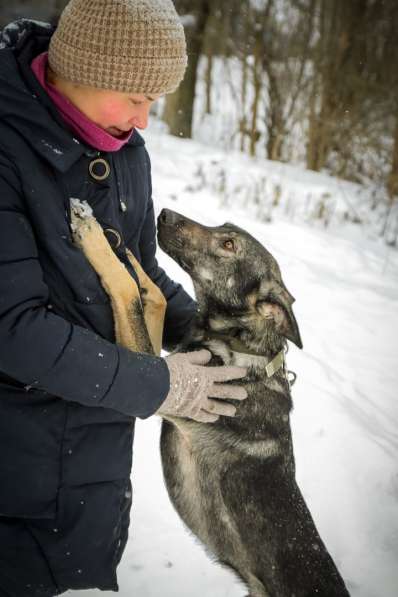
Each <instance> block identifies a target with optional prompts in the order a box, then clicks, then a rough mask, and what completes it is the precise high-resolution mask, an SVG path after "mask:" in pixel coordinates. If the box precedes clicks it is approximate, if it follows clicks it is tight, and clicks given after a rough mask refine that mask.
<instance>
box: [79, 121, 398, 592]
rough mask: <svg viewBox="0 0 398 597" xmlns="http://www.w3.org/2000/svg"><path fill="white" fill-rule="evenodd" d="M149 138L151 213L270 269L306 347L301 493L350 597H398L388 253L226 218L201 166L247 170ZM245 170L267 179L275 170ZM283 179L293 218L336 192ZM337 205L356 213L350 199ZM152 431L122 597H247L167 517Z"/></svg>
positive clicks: (232, 211)
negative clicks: (184, 221) (273, 263)
mask: <svg viewBox="0 0 398 597" xmlns="http://www.w3.org/2000/svg"><path fill="white" fill-rule="evenodd" d="M145 137H146V140H147V146H148V149H149V151H150V154H151V157H152V169H153V178H154V193H153V194H154V199H155V204H156V210H157V211H158V212H159V211H160V210H161V209H162V208H163V207H169V208H171V209H174V210H176V211H180V212H182V213H184V214H186V215H187V216H189V217H191V218H193V219H197V220H198V221H200V222H202V223H204V224H208V225H219V224H222V223H224V222H225V221H230V222H234V223H236V224H238V225H239V226H241V227H243V228H245V229H247V230H248V231H249V232H250V233H251V234H253V235H254V236H255V237H257V238H258V239H259V240H260V241H261V242H262V243H263V244H264V245H265V246H266V247H267V249H269V250H270V251H271V253H272V254H273V255H274V256H275V257H276V259H277V260H278V262H279V264H280V267H281V270H282V275H283V278H284V281H285V283H286V286H287V288H288V289H289V290H290V292H291V293H292V294H293V295H294V296H295V297H296V303H295V307H294V310H295V314H296V317H297V320H298V323H299V326H300V330H301V335H302V339H303V343H304V349H303V350H302V351H300V350H298V349H297V348H296V347H295V346H293V345H290V350H289V354H288V357H287V362H288V366H289V368H290V369H292V370H293V371H295V372H296V373H297V374H298V379H297V382H296V384H295V386H294V388H293V398H294V405H295V409H294V412H293V415H292V427H293V438H294V446H295V455H296V461H297V478H298V482H299V485H300V487H301V489H302V491H303V493H304V496H305V498H306V500H307V503H308V505H309V507H310V510H311V512H312V514H313V516H314V518H315V521H316V523H317V526H318V529H319V531H320V534H321V536H322V538H323V539H324V541H325V543H326V545H327V547H328V548H329V551H330V552H331V553H332V555H333V557H334V559H335V561H336V564H337V566H338V567H339V569H340V570H341V572H342V574H343V576H344V578H345V580H346V582H347V585H348V587H349V589H350V591H351V593H352V596H353V597H396V596H397V595H398V465H397V463H398V404H397V402H398V400H397V399H398V391H397V388H398V252H397V251H396V250H393V249H389V248H387V247H386V246H385V245H383V244H382V243H381V242H378V241H377V239H375V238H370V237H369V238H367V237H366V235H364V234H363V233H362V231H361V230H360V229H359V228H358V226H354V225H352V224H350V225H343V223H341V225H340V226H339V227H334V228H331V229H328V230H325V229H324V228H323V227H321V226H310V225H309V224H308V223H303V222H300V220H299V219H298V218H297V217H295V218H290V217H289V216H288V214H285V216H284V214H283V213H282V212H279V213H278V212H277V217H276V216H275V217H273V221H272V222H268V223H267V222H263V221H260V219H259V218H256V217H255V214H254V215H253V211H252V209H251V208H250V206H249V205H246V206H245V204H244V203H242V202H241V201H236V205H235V204H234V203H233V201H232V199H231V198H229V200H228V202H227V204H226V202H225V200H224V201H223V198H222V197H220V196H219V195H217V194H216V193H215V192H214V190H212V189H211V188H210V186H209V185H197V186H196V190H195V185H192V181H194V180H195V176H196V180H197V178H198V177H197V175H195V173H197V172H198V168H199V165H200V164H202V168H203V167H206V164H211V163H212V162H214V159H221V160H222V161H223V163H224V164H225V169H226V170H227V171H228V172H232V173H233V175H234V176H235V177H239V176H241V177H242V178H243V176H244V175H245V176H246V175H247V172H248V168H249V164H248V158H247V157H244V156H239V155H231V154H228V155H222V154H221V152H220V151H219V150H217V152H216V151H215V150H212V149H211V148H209V147H207V146H206V145H201V144H199V143H195V142H193V141H189V140H181V139H176V138H172V137H170V136H168V135H165V134H160V133H159V132H158V131H157V129H156V126H155V127H154V128H153V129H149V130H148V132H147V133H146V134H145ZM215 154H217V155H216V157H215ZM203 164H205V166H203ZM252 164H253V167H255V168H257V169H258V170H261V169H264V172H265V171H267V172H269V173H270V175H272V176H274V177H275V176H277V172H278V167H277V166H276V165H275V164H271V163H264V162H258V163H257V165H256V164H254V162H252ZM283 177H284V183H283V186H286V185H288V187H289V188H290V189H292V191H291V193H290V194H291V201H293V202H295V201H297V204H300V202H301V203H302V202H303V200H304V199H305V196H308V194H309V195H312V196H315V195H316V189H317V188H319V184H320V181H321V182H322V189H323V190H322V192H324V191H326V192H327V191H328V189H329V191H330V194H331V195H332V196H333V194H334V189H335V186H336V181H335V180H334V179H331V178H330V179H328V178H327V177H326V176H323V175H317V174H314V173H309V172H305V171H303V170H300V169H298V168H293V167H286V168H284V169H283ZM320 177H321V178H320ZM304 193H305V194H306V195H305V196H304ZM344 195H345V198H344V201H346V199H347V198H348V199H349V201H350V202H354V203H355V201H356V198H355V194H354V193H353V194H352V196H351V195H350V190H349V188H348V187H346V190H345V193H344ZM336 201H337V199H336ZM336 209H337V211H338V209H339V207H338V206H336ZM159 261H160V263H161V265H162V266H163V267H164V268H165V269H166V271H167V272H168V273H169V275H170V276H171V277H173V278H174V279H175V280H178V281H180V282H181V283H183V284H184V286H185V287H186V288H187V290H188V291H190V292H192V285H191V282H190V280H189V278H188V277H187V275H186V274H185V273H184V272H183V271H182V270H181V269H180V268H179V267H178V266H177V265H176V264H175V263H174V262H173V261H172V260H171V259H169V258H168V257H167V256H166V255H164V254H162V253H160V252H159ZM159 429H160V421H159V420H158V419H157V418H156V417H152V418H151V419H149V420H147V421H137V429H136V441H135V447H134V466H133V477H132V478H133V484H134V504H133V518H132V525H131V533H130V538H129V542H128V545H127V548H126V551H125V553H124V556H123V560H122V563H121V565H120V567H119V585H120V595H121V597H132V596H133V595H136V596H138V597H188V596H189V597H203V596H209V597H210V596H211V597H243V595H244V594H245V591H244V589H243V588H242V586H241V585H240V584H239V583H238V581H237V580H236V579H235V578H234V576H233V575H232V574H231V573H230V572H228V571H226V570H222V569H221V568H220V567H219V566H217V565H215V564H213V563H212V561H211V559H210V558H209V557H208V556H207V555H206V554H205V553H204V551H203V549H202V548H201V546H200V545H198V543H197V542H196V541H195V539H194V538H193V537H191V536H190V534H189V532H188V531H187V530H186V529H185V528H184V527H183V525H182V523H181V522H180V520H179V518H178V516H177V515H176V513H175V512H174V511H173V508H172V506H171V505H170V503H169V501H168V497H167V494H166V491H165V489H164V486H163V480H162V473H161V467H160V460H159V450H158V441H159ZM102 594H103V593H102ZM99 595H100V592H99V591H88V592H86V591H85V592H79V591H78V592H74V593H73V596H74V597H75V596H76V597H89V596H92V597H94V596H99ZM71 596H72V593H71ZM325 597H326V596H325Z"/></svg>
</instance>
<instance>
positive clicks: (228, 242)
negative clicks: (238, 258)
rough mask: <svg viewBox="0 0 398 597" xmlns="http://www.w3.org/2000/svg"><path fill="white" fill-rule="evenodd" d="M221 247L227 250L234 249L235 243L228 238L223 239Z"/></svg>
mask: <svg viewBox="0 0 398 597" xmlns="http://www.w3.org/2000/svg"><path fill="white" fill-rule="evenodd" d="M222 246H223V249H226V250H227V251H235V243H234V241H233V240H231V239H230V238H229V239H228V240H224V241H223V243H222Z"/></svg>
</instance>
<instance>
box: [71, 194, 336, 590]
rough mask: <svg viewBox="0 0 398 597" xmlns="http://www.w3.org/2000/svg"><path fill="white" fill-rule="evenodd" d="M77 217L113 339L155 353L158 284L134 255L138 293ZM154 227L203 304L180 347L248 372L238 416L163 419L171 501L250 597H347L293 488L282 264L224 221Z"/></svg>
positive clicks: (175, 219)
mask: <svg viewBox="0 0 398 597" xmlns="http://www.w3.org/2000/svg"><path fill="white" fill-rule="evenodd" d="M72 219H73V227H74V239H75V242H76V244H77V245H78V246H79V247H80V248H81V249H82V250H83V251H84V253H85V255H86V257H87V259H88V260H89V261H90V263H91V265H92V266H93V267H94V269H95V270H96V271H97V273H98V275H99V276H100V278H101V281H102V284H103V286H104V288H105V290H106V291H107V292H108V294H109V295H110V299H111V303H112V309H113V313H114V318H115V331H116V340H117V342H119V343H120V344H123V345H124V346H126V347H128V348H130V349H131V350H135V351H140V352H150V353H152V354H153V353H155V352H156V353H159V351H160V346H161V333H162V328H163V319H164V312H165V301H164V298H163V297H162V296H161V293H160V291H159V289H157V287H156V286H155V285H154V284H153V283H152V282H151V280H150V279H149V278H148V276H146V274H145V272H143V271H142V269H141V268H140V266H139V264H138V263H137V262H136V260H135V259H134V257H133V256H132V255H131V254H130V255H129V256H128V257H129V259H130V261H131V262H132V263H133V265H134V267H135V269H136V272H137V275H138V279H139V283H140V288H141V292H140V289H139V288H138V286H137V284H136V283H135V282H134V280H132V278H131V276H130V275H129V274H128V273H127V271H126V270H125V268H124V266H123V265H122V264H120V262H119V260H118V259H117V257H116V256H115V255H114V253H113V252H112V250H111V249H110V247H109V245H108V243H107V240H106V238H105V236H104V234H103V232H102V229H101V227H100V226H99V225H98V223H97V222H96V220H95V218H93V216H92V214H87V213H85V212H84V209H83V210H82V209H81V205H79V204H78V203H77V204H75V205H72ZM158 224H159V244H160V246H161V247H162V248H163V249H164V250H165V251H166V252H167V253H168V254H169V255H170V256H171V257H173V258H174V259H175V260H176V261H177V262H178V263H179V264H180V265H181V266H182V267H183V269H185V271H187V272H188V273H189V274H190V275H191V277H192V279H193V282H194V286H195V291H196V295H197V300H198V304H199V311H198V316H197V319H196V321H195V325H194V327H193V329H192V333H191V334H190V337H189V338H187V340H186V343H185V344H184V346H183V347H181V350H184V351H188V350H192V349H197V348H203V347H205V348H207V349H209V350H210V351H211V353H212V355H213V357H212V361H211V362H210V365H212V364H214V365H216V364H222V363H225V364H236V365H243V366H245V367H249V371H248V376H247V377H246V378H245V379H244V380H243V382H242V383H243V384H244V385H245V387H246V389H247V391H248V393H249V398H248V399H247V400H246V401H245V404H238V406H237V408H238V412H237V416H236V417H235V418H230V417H220V419H219V420H218V421H217V422H216V423H213V424H211V425H210V424H203V423H199V422H196V421H193V420H190V419H183V418H177V417H175V418H174V417H168V420H165V421H164V422H163V426H162V436H161V452H162V463H163V470H164V476H165V481H166V485H167V489H168V492H169V495H170V499H171V501H172V503H173V505H174V506H175V508H176V510H177V512H178V513H179V515H180V516H181V518H182V519H183V520H184V522H185V523H186V525H187V526H188V527H189V528H190V529H191V530H192V531H193V533H195V534H196V536H197V537H198V538H199V539H200V540H201V541H202V543H203V544H204V546H205V547H206V548H207V549H208V550H209V551H211V552H212V553H213V554H214V555H216V557H217V558H218V559H219V561H220V562H221V563H222V564H225V565H227V566H229V567H230V568H231V569H232V570H233V571H234V572H235V573H236V574H237V575H238V576H239V577H240V578H241V579H242V580H243V581H244V582H245V584H246V585H247V587H248V588H249V591H250V595H249V597H293V596H294V597H310V596H312V595H318V596H324V597H337V596H341V597H343V596H347V595H348V592H347V589H346V588H345V585H344V582H343V580H342V578H341V576H340V575H339V573H338V571H337V569H336V567H335V565H334V563H333V561H332V559H331V557H330V555H329V554H328V552H327V550H326V548H325V546H324V544H323V543H322V540H321V539H320V537H319V534H318V532H317V530H316V528H315V525H314V523H313V520H312V518H311V515H310V513H309V511H308V508H307V506H306V504H305V502H304V499H303V497H302V495H301V493H300V490H299V488H298V486H297V484H296V482H295V470H294V457H293V447H292V440H291V433H290V425H289V412H290V410H291V397H290V388H289V383H288V381H287V378H286V374H285V368H284V359H283V350H284V348H285V344H286V338H287V339H290V340H292V341H293V342H295V343H296V344H297V345H298V346H299V347H301V346H302V344H301V339H300V334H299V330H298V326H297V323H296V320H295V318H294V315H293V311H292V309H291V305H292V303H293V300H294V299H293V297H292V296H291V295H290V294H289V293H288V291H287V290H286V288H285V286H284V284H283V282H282V279H281V276H280V272H279V267H278V265H277V263H276V262H275V260H274V259H273V257H272V256H271V255H270V254H269V253H268V251H266V250H265V249H264V248H263V247H262V246H261V245H260V244H259V243H258V242H257V241H255V239H253V238H252V237H251V236H250V235H248V234H247V233H245V232H244V231H242V230H240V229H239V228H236V227H234V226H232V225H229V224H227V225H224V226H221V227H218V228H206V227H204V226H201V225H199V224H197V223H196V222H193V221H190V220H188V219H186V218H184V217H183V216H180V215H179V214H176V213H174V212H170V211H168V210H163V212H162V214H161V215H160V217H159V221H158ZM143 293H144V296H143ZM275 355H276V356H275Z"/></svg>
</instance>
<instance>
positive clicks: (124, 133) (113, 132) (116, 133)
mask: <svg viewBox="0 0 398 597" xmlns="http://www.w3.org/2000/svg"><path fill="white" fill-rule="evenodd" d="M106 131H107V132H108V133H109V134H110V135H112V136H113V137H128V136H129V135H131V133H132V131H133V129H132V128H131V129H128V130H127V131H123V130H122V129H119V128H117V127H116V126H111V127H109V128H108V129H106Z"/></svg>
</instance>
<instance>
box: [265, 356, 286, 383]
mask: <svg viewBox="0 0 398 597" xmlns="http://www.w3.org/2000/svg"><path fill="white" fill-rule="evenodd" d="M283 365H284V351H283V349H282V350H281V351H280V352H278V354H277V355H276V357H274V358H273V359H272V361H270V362H269V363H268V365H266V367H265V370H266V372H267V376H268V377H272V376H273V375H274V373H276V372H277V371H278V370H279V369H280V368H281V367H283Z"/></svg>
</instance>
